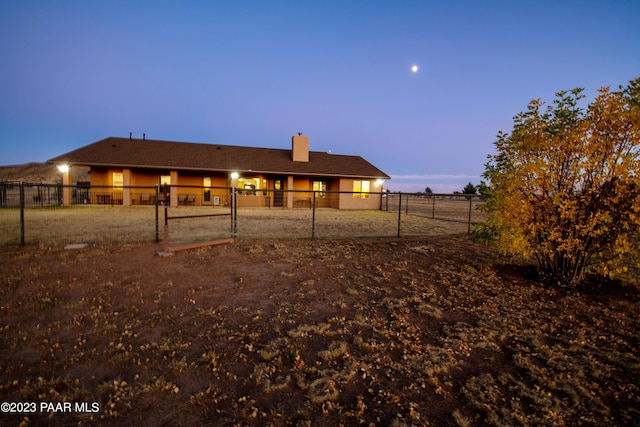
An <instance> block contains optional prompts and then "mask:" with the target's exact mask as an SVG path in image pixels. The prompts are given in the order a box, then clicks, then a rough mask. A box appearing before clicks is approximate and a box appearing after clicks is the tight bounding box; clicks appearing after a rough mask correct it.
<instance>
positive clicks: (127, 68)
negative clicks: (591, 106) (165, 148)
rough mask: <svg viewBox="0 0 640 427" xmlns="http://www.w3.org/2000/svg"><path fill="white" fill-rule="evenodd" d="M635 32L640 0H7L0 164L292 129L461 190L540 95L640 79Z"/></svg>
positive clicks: (0, 42) (1, 23) (1, 9)
mask: <svg viewBox="0 0 640 427" xmlns="http://www.w3.org/2000/svg"><path fill="white" fill-rule="evenodd" d="M639 22H640V1H637V0H609V1H604V0H603V1H589V0H580V1H564V0H562V1H535V2H520V1H464V2H462V1H455V0H451V1H426V0H423V1H374V0H369V1H290V2H280V1H251V2H247V1H229V2H223V1H185V2H178V1H113V0H110V1H70V0H65V1H54V0H47V1H22V0H16V1H14V0H0V58H1V60H0V64H1V65H0V153H1V156H0V165H9V164H18V163H25V162H31V161H45V160H47V159H49V158H52V157H54V156H57V155H59V154H62V153H64V152H67V151H70V150H73V149H75V148H78V147H81V146H83V145H86V144H89V143H91V142H94V141H97V140H99V139H102V138H105V137H107V136H122V137H128V135H129V132H133V133H134V135H135V136H137V137H141V136H142V133H143V132H144V133H146V134H147V138H153V139H166V140H178V141H193V142H206V143H220V144H233V145H248V146H257V147H272V148H290V143H291V135H294V134H296V133H297V132H299V131H300V132H303V133H304V134H306V135H308V136H309V138H310V148H311V149H312V150H317V151H331V152H333V153H337V154H354V155H361V156H363V157H364V158H366V159H367V160H369V161H370V162H371V163H373V164H374V165H376V166H378V167H379V168H380V169H382V170H383V171H385V172H386V173H388V174H390V175H392V177H393V178H394V179H392V180H391V181H389V182H388V183H387V184H386V185H385V187H386V188H390V189H392V190H402V191H422V190H424V188H425V187H426V186H430V187H431V188H432V189H433V190H434V191H447V192H448V191H452V190H454V189H462V187H463V186H464V185H465V184H466V183H467V182H469V181H472V182H473V183H478V182H479V181H480V178H479V175H480V174H481V173H482V171H483V169H484V167H483V165H484V163H485V161H486V156H487V154H490V153H492V152H493V141H494V140H495V135H496V134H497V132H498V131H499V130H505V131H509V130H510V129H511V126H512V117H513V116H514V115H516V114H517V113H518V112H520V111H522V110H524V109H526V106H527V103H528V102H529V101H530V100H531V99H533V98H542V99H543V100H547V101H551V100H552V99H553V95H554V93H555V92H557V91H559V90H562V89H571V88H574V87H585V88H586V94H587V95H588V97H589V98H590V99H592V98H593V96H594V95H595V93H596V89H597V88H598V87H601V86H611V87H612V88H617V86H618V85H624V84H626V83H627V82H628V81H629V80H631V79H632V78H634V77H638V76H640V24H638V23H639ZM414 64H416V65H418V66H419V67H420V69H419V71H418V72H417V73H412V72H411V66H412V65H414Z"/></svg>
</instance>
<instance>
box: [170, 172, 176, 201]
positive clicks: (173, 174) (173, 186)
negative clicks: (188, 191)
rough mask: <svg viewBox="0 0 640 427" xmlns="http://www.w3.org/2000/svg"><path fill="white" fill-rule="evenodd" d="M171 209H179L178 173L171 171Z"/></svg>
mask: <svg viewBox="0 0 640 427" xmlns="http://www.w3.org/2000/svg"><path fill="white" fill-rule="evenodd" d="M169 197H170V198H171V205H170V206H171V207H172V208H177V207H178V171H171V193H170V196H169Z"/></svg>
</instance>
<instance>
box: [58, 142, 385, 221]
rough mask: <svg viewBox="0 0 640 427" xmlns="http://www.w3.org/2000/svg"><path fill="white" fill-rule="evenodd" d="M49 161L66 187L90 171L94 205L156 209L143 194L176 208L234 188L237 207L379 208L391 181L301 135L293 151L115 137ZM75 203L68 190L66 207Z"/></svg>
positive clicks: (217, 200)
mask: <svg viewBox="0 0 640 427" xmlns="http://www.w3.org/2000/svg"><path fill="white" fill-rule="evenodd" d="M48 162H49V163H54V164H56V165H58V166H59V168H60V170H61V172H62V174H63V185H64V186H65V188H68V187H66V186H67V185H70V184H71V183H72V182H73V181H72V177H71V173H72V171H73V166H85V167H86V166H88V167H90V183H88V184H89V186H90V188H91V191H92V199H91V200H90V202H91V203H109V202H110V203H113V202H114V200H115V201H116V203H118V204H122V205H125V206H128V205H132V204H139V203H154V200H152V199H153V197H155V192H151V194H150V190H148V189H147V190H144V187H147V188H152V187H154V186H156V185H159V186H160V188H162V189H163V191H164V193H163V194H161V195H160V197H163V198H166V200H167V203H168V204H169V205H170V206H178V204H181V203H185V202H188V204H190V205H195V206H198V205H214V206H215V205H216V204H225V203H228V202H229V197H230V194H229V188H230V187H231V188H237V189H238V190H239V194H240V196H239V200H238V205H239V206H256V207H265V206H266V207H288V208H293V207H296V206H298V205H300V204H303V205H307V206H308V205H309V201H310V198H311V197H312V196H313V194H314V193H313V192H314V191H315V192H316V193H315V194H316V197H317V199H316V203H318V205H317V206H323V204H322V203H321V202H322V201H323V200H324V206H328V207H335V208H338V209H378V208H379V207H380V202H381V194H380V193H381V192H382V183H383V182H384V181H385V180H388V179H390V177H389V175H387V174H386V173H384V172H382V171H381V170H380V169H378V168H377V167H375V166H373V165H372V164H371V163H369V162H367V161H366V160H365V159H363V158H362V157H360V156H347V155H338V154H331V153H325V152H319V151H309V137H308V136H304V135H300V134H298V135H295V136H293V137H292V138H291V150H286V149H274V148H256V147H242V146H233V145H222V144H202V143H190V142H175V141H161V140H151V139H146V137H144V136H143V138H142V139H137V138H132V136H131V135H130V136H129V138H117V137H109V138H105V139H103V140H100V141H97V142H94V143H93V144H89V145H87V146H84V147H81V148H79V149H77V150H74V151H71V152H69V153H66V154H62V155H60V156H58V157H55V158H53V159H50V160H48ZM138 187H141V188H143V189H142V190H140V189H137V188H138ZM99 189H102V190H103V191H102V194H101V193H100V190H99ZM289 190H296V191H289ZM305 192H306V193H305ZM332 192H333V193H332ZM338 192H342V193H338ZM329 196H331V197H329ZM318 199H320V200H318ZM72 202H73V197H72V196H71V191H70V190H69V189H68V190H66V191H64V192H63V203H64V204H65V205H69V204H71V203H72Z"/></svg>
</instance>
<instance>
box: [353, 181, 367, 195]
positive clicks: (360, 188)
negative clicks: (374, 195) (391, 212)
mask: <svg viewBox="0 0 640 427" xmlns="http://www.w3.org/2000/svg"><path fill="white" fill-rule="evenodd" d="M369 191H370V183H369V181H353V198H354V199H368V198H369Z"/></svg>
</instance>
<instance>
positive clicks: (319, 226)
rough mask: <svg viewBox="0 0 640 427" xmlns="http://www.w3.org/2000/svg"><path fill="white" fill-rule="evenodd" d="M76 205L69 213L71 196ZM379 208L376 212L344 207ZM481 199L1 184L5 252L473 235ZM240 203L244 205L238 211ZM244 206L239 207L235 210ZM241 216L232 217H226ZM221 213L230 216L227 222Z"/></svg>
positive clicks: (0, 232) (1, 236)
mask: <svg viewBox="0 0 640 427" xmlns="http://www.w3.org/2000/svg"><path fill="white" fill-rule="evenodd" d="M65 191H66V192H67V194H69V193H70V194H71V201H72V204H71V206H63V203H62V202H63V198H64V197H63V195H64V192H65ZM368 198H370V201H375V203H376V205H375V206H374V207H372V208H367V209H337V207H338V206H339V205H340V203H345V201H346V203H347V204H348V203H356V205H357V203H358V202H360V201H361V200H360V199H368ZM480 202H481V201H480V199H479V198H478V197H476V196H467V195H425V194H409V193H390V192H385V193H367V194H364V193H353V192H337V191H336V192H334V191H322V192H320V191H303V190H291V191H286V190H277V191H275V190H254V189H236V191H235V192H234V191H233V189H232V188H229V187H187V186H164V187H162V186H153V187H120V188H113V187H104V186H89V185H75V186H73V187H63V186H62V185H54V184H41V183H36V184H33V183H7V182H0V245H2V246H8V245H32V244H43V245H57V244H68V243H117V244H128V243H160V242H161V241H162V240H163V236H164V225H165V219H164V218H165V216H169V217H180V218H179V219H176V220H174V221H172V225H171V227H172V228H171V232H172V241H175V242H179V243H180V244H190V243H197V242H199V241H202V240H204V241H206V240H210V239H223V238H226V237H237V238H239V239H307V238H312V239H322V238H350V237H399V236H420V235H433V234H452V233H466V232H468V231H469V230H470V226H471V224H473V223H475V222H480V221H483V217H482V214H481V213H480V212H479V211H478V210H477V209H476V208H477V205H478V204H479V203H480ZM233 204H235V206H232V205H233ZM232 207H234V208H235V209H231V210H230V208H232ZM227 212H232V214H233V216H232V218H227V217H225V216H224V215H222V214H226V213H227ZM219 214H220V215H219Z"/></svg>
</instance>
